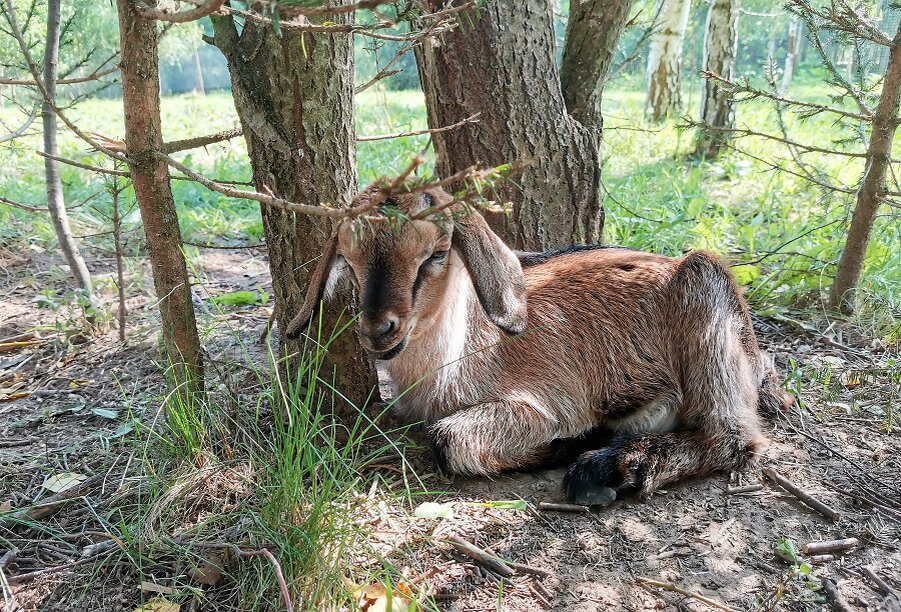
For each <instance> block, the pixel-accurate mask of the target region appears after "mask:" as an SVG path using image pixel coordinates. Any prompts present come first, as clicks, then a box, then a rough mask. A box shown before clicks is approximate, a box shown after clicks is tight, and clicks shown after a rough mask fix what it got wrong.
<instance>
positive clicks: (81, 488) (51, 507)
mask: <svg viewBox="0 0 901 612" xmlns="http://www.w3.org/2000/svg"><path fill="white" fill-rule="evenodd" d="M104 477H105V474H95V475H94V476H91V477H90V478H88V479H87V480H85V481H83V482H80V483H78V484H77V485H75V486H74V487H71V488H69V489H66V490H65V491H61V492H60V493H57V494H55V495H51V496H50V497H48V498H47V499H45V500H42V501H41V502H40V503H39V504H37V505H34V506H30V507H28V508H24V509H22V510H20V511H18V512H13V513H12V514H10V515H9V516H7V517H6V518H5V519H4V520H3V521H0V525H7V524H9V523H14V522H22V521H29V520H30V521H39V520H41V519H45V518H47V517H48V516H51V515H53V514H56V513H57V512H58V511H59V510H60V509H61V508H62V507H63V506H65V505H66V504H68V503H69V502H71V501H73V500H75V499H77V498H79V497H83V496H84V494H85V491H87V490H88V489H90V488H91V487H93V486H94V485H95V484H97V483H98V482H100V481H101V480H103V478H104Z"/></svg>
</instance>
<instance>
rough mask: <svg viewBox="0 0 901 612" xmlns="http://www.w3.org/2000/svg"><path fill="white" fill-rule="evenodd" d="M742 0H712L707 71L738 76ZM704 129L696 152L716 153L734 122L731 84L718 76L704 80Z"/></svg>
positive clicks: (706, 42) (706, 40)
mask: <svg viewBox="0 0 901 612" xmlns="http://www.w3.org/2000/svg"><path fill="white" fill-rule="evenodd" d="M738 13H739V0H711V2H710V8H709V9H708V10H707V25H706V27H705V34H704V59H703V65H704V71H705V72H708V73H713V74H718V75H720V76H722V77H724V78H726V79H728V80H730V81H731V80H732V79H733V78H734V76H735V55H736V52H737V50H738ZM701 124H702V126H707V127H706V129H705V127H701V130H700V131H699V133H698V143H697V145H696V147H695V155H697V156H703V157H716V156H717V155H718V154H719V152H720V150H721V149H722V148H723V145H724V144H725V143H726V142H727V141H728V128H731V127H732V126H733V125H735V109H734V105H733V102H732V95H731V93H730V91H729V88H728V87H726V86H724V85H723V83H722V82H720V81H717V80H715V79H705V80H704V95H703V96H702V98H701Z"/></svg>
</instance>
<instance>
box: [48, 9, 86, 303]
mask: <svg viewBox="0 0 901 612" xmlns="http://www.w3.org/2000/svg"><path fill="white" fill-rule="evenodd" d="M59 33H60V0H48V2H47V45H46V47H45V49H44V86H45V87H46V89H47V96H48V97H49V98H50V100H52V101H53V102H55V101H56V78H57V70H58V66H59ZM41 119H42V121H43V124H44V153H47V154H49V155H53V156H59V150H58V148H57V145H56V134H57V129H56V113H55V112H54V111H53V106H52V104H51V103H50V101H48V100H44V103H43V106H42V107H41ZM44 175H45V178H46V182H47V208H48V209H49V210H50V217H51V218H52V219H53V227H54V229H55V230H56V238H57V240H59V248H60V250H61V251H62V252H63V255H65V256H66V261H67V262H68V263H69V268H70V269H71V270H72V276H74V277H75V282H76V284H77V285H78V286H79V287H80V288H81V289H83V290H84V291H86V292H87V294H88V296H89V297H91V298H92V299H93V289H92V287H91V274H90V273H89V272H88V267H87V265H86V264H85V262H84V259H83V258H82V256H81V253H79V251H78V245H77V244H76V243H75V238H74V237H73V236H72V229H71V228H70V227H69V215H68V214H67V213H66V201H65V198H64V196H63V183H62V181H61V180H60V178H59V162H57V161H56V160H54V159H50V158H48V157H45V158H44Z"/></svg>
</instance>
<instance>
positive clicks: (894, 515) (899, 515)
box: [823, 480, 901, 522]
mask: <svg viewBox="0 0 901 612" xmlns="http://www.w3.org/2000/svg"><path fill="white" fill-rule="evenodd" d="M823 484H825V485H826V486H827V487H829V488H830V489H832V490H833V491H835V492H836V493H841V494H842V495H847V496H848V497H850V498H851V499H856V500H857V501H859V502H861V503H864V504H867V505H868V506H870V507H872V508H874V509H876V510H878V511H879V512H882V513H883V514H885V515H886V516H888V517H889V518H891V519H893V520H895V521H898V522H901V512H899V511H898V510H895V509H894V508H889V507H888V506H886V505H883V504H880V503H878V502H875V501H872V500H869V499H867V498H866V497H863V496H862V495H858V494H856V493H854V492H853V491H849V490H848V489H843V488H842V487H840V486H838V485H837V484H835V483H834V482H829V481H828V480H827V481H826V482H824V483H823Z"/></svg>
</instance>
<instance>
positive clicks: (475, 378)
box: [301, 194, 791, 504]
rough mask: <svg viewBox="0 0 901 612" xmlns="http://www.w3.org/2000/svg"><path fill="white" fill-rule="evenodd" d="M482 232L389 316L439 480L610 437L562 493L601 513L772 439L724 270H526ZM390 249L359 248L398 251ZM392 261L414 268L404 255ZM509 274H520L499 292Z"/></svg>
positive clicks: (740, 457)
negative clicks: (601, 433)
mask: <svg viewBox="0 0 901 612" xmlns="http://www.w3.org/2000/svg"><path fill="white" fill-rule="evenodd" d="M439 195H440V194H439ZM473 215H475V216H477V214H476V213H473ZM470 218H472V217H470ZM472 223H475V224H476V227H477V229H476V230H466V231H469V233H470V234H477V236H475V237H473V236H467V235H466V233H465V231H464V230H460V229H459V227H458V228H455V229H454V230H453V231H454V232H457V233H459V234H461V235H463V236H464V237H463V238H460V239H459V240H458V238H457V237H456V234H455V237H454V242H453V248H449V249H447V251H439V253H444V254H445V255H446V257H445V259H446V261H443V262H442V268H441V269H440V271H430V272H429V274H431V275H432V276H433V277H434V280H430V279H427V284H428V283H432V284H431V285H429V286H427V287H426V289H425V291H426V292H427V294H426V296H427V297H426V298H420V299H427V300H428V304H427V306H423V305H420V306H417V305H416V301H417V291H418V289H417V286H422V282H423V280H422V278H421V275H422V272H421V269H420V276H416V279H417V280H416V281H415V282H413V281H409V282H407V284H409V283H413V290H412V293H413V299H412V302H410V305H408V306H407V307H404V308H401V307H396V308H395V310H393V311H391V312H400V313H401V314H400V315H392V316H393V317H394V319H391V320H392V321H394V320H395V319H397V320H398V325H399V326H400V329H398V331H397V333H398V334H401V333H402V332H403V333H404V334H406V335H404V336H403V340H402V341H400V342H399V343H397V344H396V346H397V347H400V350H399V352H396V351H397V349H396V348H395V349H394V350H392V351H388V352H386V353H383V354H389V356H390V359H389V360H388V361H386V362H385V367H386V369H387V371H388V373H389V375H390V376H391V379H392V382H393V384H394V385H395V390H396V392H397V394H398V395H399V400H398V404H397V405H398V410H399V412H400V413H401V415H402V416H404V417H406V418H407V419H409V420H413V421H424V422H425V423H426V424H427V426H428V431H429V434H430V436H431V439H432V441H433V447H434V450H435V456H436V459H437V461H438V463H439V465H440V466H441V467H442V468H443V469H445V470H447V471H450V472H454V473H459V474H467V475H488V474H495V473H498V472H501V471H505V470H516V469H521V468H530V467H536V466H539V465H542V464H544V463H545V462H547V461H548V460H549V459H550V457H551V456H552V455H553V454H554V452H555V450H554V449H555V444H557V442H558V441H559V440H561V439H578V438H579V437H580V436H584V435H585V434H586V433H587V432H590V431H593V430H596V429H597V428H598V427H604V428H608V429H610V430H612V431H613V432H614V434H615V435H614V437H613V439H612V441H611V442H610V443H609V444H608V445H606V446H605V447H604V448H601V449H598V450H592V451H589V452H586V453H583V454H582V455H580V456H579V457H578V458H577V460H576V461H575V463H573V464H572V466H571V467H570V469H569V472H568V473H567V476H566V479H565V483H564V484H565V488H566V492H567V495H568V497H569V498H570V499H572V500H573V501H576V502H580V503H588V504H591V503H595V502H597V501H599V500H605V499H610V498H611V495H612V494H613V491H615V490H618V489H621V488H624V487H628V488H638V489H640V490H642V491H644V492H650V491H652V490H654V489H657V488H659V487H661V486H663V485H666V484H668V483H671V482H673V481H677V480H680V479H683V478H686V477H689V476H695V475H702V474H706V473H710V472H713V471H717V470H727V469H734V468H738V467H740V466H741V465H742V464H743V463H744V462H745V461H746V460H747V459H748V458H749V457H751V456H752V455H753V453H754V452H755V451H756V450H757V449H759V448H760V447H761V446H762V445H763V444H764V443H765V438H764V436H763V435H762V433H761V428H760V421H759V417H758V407H760V408H761V409H762V410H765V411H773V410H775V409H777V408H778V407H780V406H786V405H789V404H790V402H791V400H790V397H789V396H788V395H787V394H786V393H785V392H784V391H782V389H781V388H779V385H778V381H777V379H776V376H775V372H774V371H773V367H772V364H771V361H770V359H769V358H768V357H767V356H766V355H764V354H763V353H762V352H761V351H760V349H759V348H758V345H757V340H756V338H755V336H754V331H753V328H752V325H751V320H750V316H749V314H748V310H747V306H746V304H745V302H744V300H743V298H742V297H741V295H740V292H739V290H738V288H737V287H736V285H735V282H734V280H733V278H732V275H731V274H730V272H729V270H728V268H727V267H726V266H725V265H724V264H723V262H722V261H721V260H720V259H719V258H717V257H716V256H714V255H711V254H709V253H704V252H697V253H692V254H690V255H687V256H685V257H682V258H669V257H663V256H659V255H652V254H649V253H643V252H638V251H632V250H628V249H622V248H610V247H580V248H577V249H571V250H565V251H563V252H560V253H556V254H541V255H538V254H528V255H520V257H519V258H518V259H517V258H516V256H515V255H513V253H512V252H511V251H509V249H506V247H504V246H503V245H502V243H500V241H499V239H497V237H496V236H494V235H493V234H492V233H490V230H488V229H487V225H485V224H484V221H483V220H481V218H480V217H479V218H478V219H476V220H475V221H474V222H472ZM422 233H423V230H422V228H420V231H418V233H417V236H420V238H418V239H419V240H422V239H421V235H422ZM394 240H400V243H401V244H404V243H403V240H404V239H403V238H396V239H394ZM406 240H408V241H409V240H410V238H409V237H407V238H406ZM432 240H433V242H435V243H437V242H436V241H439V240H441V239H439V238H433V239H432ZM364 242H365V241H364ZM389 242H390V241H389V240H388V239H387V238H383V239H382V240H381V242H379V243H377V246H373V244H376V243H371V242H370V243H369V245H368V247H367V245H366V244H362V245H358V248H360V249H361V252H363V253H371V252H372V251H374V250H377V248H383V249H387V251H386V252H387V253H390V252H392V251H391V249H394V250H395V251H397V244H396V243H395V242H391V243H390V245H389ZM378 245H380V246H378ZM385 245H388V246H385ZM486 245H487V246H486ZM353 248H357V247H353ZM353 248H352V247H349V246H346V245H345V247H344V252H345V253H344V257H346V258H347V260H348V261H349V262H350V264H351V265H350V267H351V268H352V269H353V271H354V272H357V271H359V272H360V273H357V274H355V275H354V278H355V283H357V285H358V289H359V290H360V291H361V292H364V293H365V292H366V291H367V290H368V289H367V288H371V287H372V286H373V283H374V282H375V281H374V280H373V279H372V278H371V277H372V276H373V274H372V272H371V271H372V266H371V265H370V266H369V268H367V267H366V266H365V265H364V264H363V263H362V261H363V260H362V259H358V260H357V261H356V263H355V261H354V259H353V257H354V255H360V254H359V253H355V254H352V253H350V251H352V250H353ZM367 248H368V251H367ZM417 248H418V247H417ZM337 249H338V250H339V251H340V250H341V248H340V247H338V248H337ZM420 250H421V249H420ZM426 251H428V252H430V251H429V250H428V249H426ZM426 251H423V252H426ZM383 255H384V254H383ZM485 255H487V257H485ZM361 257H362V256H361ZM433 257H434V256H433ZM495 257H496V260H495V259H494V258H495ZM396 259H397V260H399V262H400V263H398V262H397V261H395V262H393V263H394V264H397V265H399V266H400V267H404V265H405V264H404V263H403V261H404V257H403V256H402V254H401V255H398V256H397V257H396ZM414 259H415V258H414ZM421 259H422V256H419V259H416V261H417V262H418V261H420V260H421ZM366 261H367V262H369V263H371V259H367V260H366ZM380 261H382V262H383V265H386V264H384V262H386V261H387V259H385V257H382V258H381V259H380ZM425 261H426V262H428V261H429V260H425ZM520 262H521V263H520ZM417 265H422V266H425V265H427V264H426V263H423V264H417ZM428 265H431V264H428ZM389 267H390V266H389ZM407 267H411V268H412V269H413V270H415V269H416V266H414V265H412V264H411V265H410V266H407ZM486 268H487V271H486ZM333 269H334V268H333ZM497 269H500V270H501V271H500V272H497ZM365 270H370V272H369V273H368V274H367V273H366V272H365ZM429 270H431V268H430V269H429ZM378 274H380V275H382V274H384V275H386V276H385V277H384V278H381V279H379V280H378V286H379V287H381V288H382V289H380V290H382V291H389V293H391V295H392V296H395V297H394V298H392V299H393V301H394V302H397V301H398V300H397V297H396V296H398V295H401V294H402V293H403V291H404V289H403V287H406V286H407V285H405V284H404V282H405V281H401V280H393V281H392V280H391V278H393V277H391V274H393V273H389V272H387V271H379V272H378ZM397 274H398V275H400V276H403V274H401V273H400V272H398V273H397ZM411 274H412V273H410V274H408V275H407V276H410V275H411ZM504 274H506V275H511V276H516V275H517V274H518V275H519V276H518V277H517V278H515V279H513V284H512V286H504V285H503V283H501V284H500V285H498V281H497V278H495V277H498V276H500V277H503V275H504ZM486 275H487V276H488V280H487V281H486V280H485V277H486ZM400 276H398V278H400ZM360 277H363V278H360ZM417 283H419V285H417ZM492 283H494V285H492ZM495 285H496V286H495ZM385 287H389V288H388V289H385ZM372 294H373V292H372V291H371V290H369V294H368V295H372ZM392 299H388V298H385V297H384V296H382V297H380V298H379V300H380V301H379V302H378V304H380V306H373V303H370V304H369V308H368V309H367V305H366V303H364V304H363V314H364V316H369V317H370V319H371V320H372V321H381V320H382V318H379V317H383V313H382V311H384V310H386V309H387V310H390V308H388V307H387V306H385V305H386V304H389V305H390V302H391V301H392ZM365 301H366V300H364V302H365ZM517 304H520V305H521V306H522V308H519V306H518V305H517ZM526 305H527V307H526ZM391 308H394V306H391ZM417 308H418V309H419V310H418V311H417ZM517 312H519V315H517ZM416 313H418V314H416ZM301 318H302V317H301ZM408 319H409V320H410V321H412V322H410V323H409V324H407V323H406V320H408ZM373 325H374V324H373ZM394 325H395V324H394V323H393V322H392V323H390V324H386V325H384V326H382V327H381V328H380V329H382V330H384V329H389V331H391V330H394ZM364 326H365V323H364ZM405 326H406V327H405ZM505 329H507V330H508V331H509V330H512V331H514V332H518V333H515V334H510V333H508V331H505ZM386 333H388V332H383V334H382V335H383V337H384V334H386ZM397 337H400V336H397ZM391 338H392V339H391V342H390V343H395V342H397V340H396V338H395V337H394V336H392V337H391Z"/></svg>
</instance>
